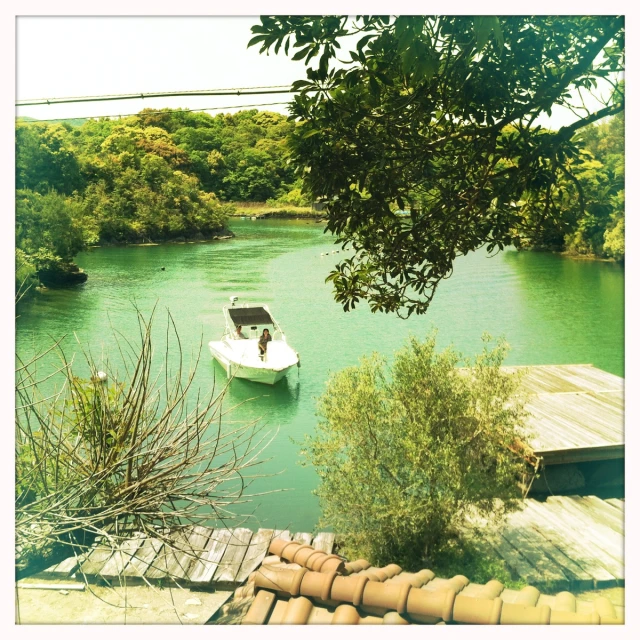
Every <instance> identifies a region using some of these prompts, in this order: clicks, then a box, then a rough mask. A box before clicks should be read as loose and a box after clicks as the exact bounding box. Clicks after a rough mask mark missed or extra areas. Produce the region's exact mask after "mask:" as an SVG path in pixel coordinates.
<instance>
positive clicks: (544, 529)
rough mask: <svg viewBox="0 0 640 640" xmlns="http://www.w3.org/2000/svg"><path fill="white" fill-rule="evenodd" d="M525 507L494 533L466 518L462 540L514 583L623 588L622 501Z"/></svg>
mask: <svg viewBox="0 0 640 640" xmlns="http://www.w3.org/2000/svg"><path fill="white" fill-rule="evenodd" d="M524 502H525V505H524V509H523V510H522V511H519V512H516V513H512V514H510V515H509V516H508V517H507V520H506V523H505V524H504V525H503V526H500V527H497V528H496V527H491V526H487V525H486V523H485V522H483V521H482V520H478V519H475V520H473V519H472V518H468V521H467V522H468V526H469V528H468V529H466V530H465V531H464V534H465V535H469V536H472V540H473V541H475V542H476V543H477V544H478V543H479V544H480V545H481V548H482V550H483V551H485V552H486V553H487V555H489V556H493V557H498V558H502V559H503V560H504V561H505V562H506V564H507V566H508V568H509V570H510V572H511V574H512V577H513V578H514V579H522V580H524V581H526V582H527V583H528V584H530V585H533V586H538V587H544V588H545V590H547V591H550V590H553V591H562V590H572V591H573V590H578V591H579V590H586V589H604V588H608V587H623V586H624V529H623V527H624V500H619V499H613V498H612V499H609V500H602V499H600V498H597V497H595V496H551V497H549V498H547V500H546V501H545V502H540V501H538V500H535V499H533V498H527V499H526V500H525V501H524ZM473 525H475V526H477V527H480V537H478V536H475V535H473V533H472V532H473V528H472V527H473Z"/></svg>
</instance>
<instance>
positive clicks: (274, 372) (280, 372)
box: [209, 341, 297, 384]
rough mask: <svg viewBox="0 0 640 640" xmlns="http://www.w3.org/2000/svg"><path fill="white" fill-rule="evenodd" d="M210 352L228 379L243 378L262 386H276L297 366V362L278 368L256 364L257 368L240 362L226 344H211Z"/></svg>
mask: <svg viewBox="0 0 640 640" xmlns="http://www.w3.org/2000/svg"><path fill="white" fill-rule="evenodd" d="M209 351H210V352H211V355H212V356H213V358H214V359H215V360H216V361H217V362H218V363H219V364H220V365H221V366H222V367H223V368H224V370H225V371H226V373H227V378H228V379H231V378H242V379H243V380H250V381H251V382H260V383H262V384H276V382H279V381H280V380H282V378H284V377H285V376H286V375H287V373H288V372H289V370H290V369H292V368H293V367H295V366H296V365H297V356H296V360H295V361H292V362H291V363H290V364H285V365H284V366H280V367H277V368H274V367H270V366H269V365H268V363H267V364H265V363H262V362H260V363H255V365H257V366H253V365H251V364H245V363H242V362H238V361H237V360H236V359H235V358H237V354H235V353H233V352H232V351H230V349H229V348H228V346H227V345H225V343H224V342H215V341H214V342H210V343H209Z"/></svg>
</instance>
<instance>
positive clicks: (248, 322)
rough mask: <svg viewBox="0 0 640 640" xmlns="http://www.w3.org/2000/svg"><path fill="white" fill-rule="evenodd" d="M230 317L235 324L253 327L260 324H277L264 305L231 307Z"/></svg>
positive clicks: (229, 310)
mask: <svg viewBox="0 0 640 640" xmlns="http://www.w3.org/2000/svg"><path fill="white" fill-rule="evenodd" d="M228 313H229V317H230V318H231V321H232V322H233V324H234V325H236V326H238V325H239V324H240V325H242V326H243V327H251V326H254V325H259V324H272V325H275V322H274V321H273V318H272V317H271V315H270V314H269V312H268V311H267V310H266V309H265V308H264V307H231V308H230V309H228Z"/></svg>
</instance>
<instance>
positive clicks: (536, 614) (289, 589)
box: [222, 540, 623, 625]
mask: <svg viewBox="0 0 640 640" xmlns="http://www.w3.org/2000/svg"><path fill="white" fill-rule="evenodd" d="M269 550H270V552H271V553H272V554H275V555H274V556H269V557H267V558H265V560H264V562H263V563H262V566H261V567H260V568H259V569H258V570H257V571H256V572H254V573H253V574H252V575H251V576H250V577H249V580H250V582H249V583H248V584H247V585H246V586H245V587H242V588H240V589H238V590H236V598H235V599H238V600H240V601H241V602H244V609H239V611H242V615H243V624H265V623H266V624H411V623H422V624H441V623H443V622H444V623H458V624H501V625H502V624H612V623H623V620H622V618H621V616H619V615H617V614H616V608H615V607H614V606H613V605H612V604H611V602H610V601H609V600H607V599H606V598H598V599H596V600H595V601H593V602H591V603H587V602H580V606H578V604H579V601H577V600H576V598H575V596H573V595H572V594H571V593H569V592H562V593H559V594H558V595H556V596H546V595H542V594H541V593H540V591H539V590H538V589H536V588H535V587H532V586H527V587H524V588H523V589H521V590H519V591H516V590H511V589H504V586H503V585H502V584H501V583H500V582H498V581H497V580H490V581H489V582H487V584H484V585H480V584H470V583H469V579H468V578H467V577H465V576H462V575H458V576H454V577H453V578H449V579H442V578H437V577H435V576H434V574H433V572H432V571H430V570H428V569H424V570H422V571H419V572H417V573H409V572H404V571H402V569H401V568H400V567H399V566H398V565H394V564H391V565H388V566H386V567H372V566H370V565H369V563H368V562H367V561H366V560H356V561H355V562H347V563H346V564H345V563H344V562H343V561H342V559H341V558H339V557H338V556H333V555H330V554H326V553H324V552H322V551H317V550H315V549H313V548H310V547H309V546H308V545H301V544H299V543H295V542H294V543H291V542H287V541H282V540H274V541H273V542H272V544H271V546H270V549H269ZM320 554H321V555H320ZM336 560H337V561H336ZM328 567H335V569H333V570H331V571H329V570H328ZM254 592H255V597H253V593H254ZM247 600H249V601H251V605H250V607H249V608H248V610H247V606H246V602H247ZM225 606H228V605H225ZM223 609H224V607H223ZM222 619H224V615H223V617H222ZM227 619H228V617H227Z"/></svg>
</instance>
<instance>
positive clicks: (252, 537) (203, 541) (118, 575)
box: [39, 506, 616, 590]
mask: <svg viewBox="0 0 640 640" xmlns="http://www.w3.org/2000/svg"><path fill="white" fill-rule="evenodd" d="M609 508H610V509H611V510H614V511H615V510H616V508H615V507H611V506H609ZM168 538H169V542H162V541H161V540H158V539H156V538H149V537H147V536H146V535H145V534H143V533H140V532H133V533H132V534H131V535H130V536H127V537H126V538H125V539H123V540H120V542H119V544H118V545H117V546H116V547H115V548H113V547H112V546H111V545H110V544H108V543H106V542H98V543H97V544H95V545H94V547H93V548H92V549H90V550H89V551H88V552H86V553H84V554H82V555H80V556H78V557H77V558H76V557H75V556H73V557H69V558H67V559H65V560H63V561H62V562H60V563H58V564H56V565H54V566H52V567H49V568H48V569H46V570H45V571H43V572H41V574H39V575H40V577H43V578H45V577H48V578H56V579H59V578H72V577H75V578H76V579H78V580H81V581H84V579H85V577H86V578H87V579H88V580H90V581H94V582H98V583H105V582H106V583H109V584H120V583H123V582H125V581H126V582H127V583H128V584H140V583H145V582H148V583H152V584H153V583H158V582H163V583H165V584H167V583H171V584H177V585H180V586H182V587H187V588H198V589H203V590H216V589H234V588H236V587H237V586H239V585H241V584H242V583H244V582H245V581H246V580H247V578H248V577H249V574H250V573H251V572H252V571H255V570H256V569H257V568H258V567H259V566H260V564H261V563H262V561H263V560H264V558H265V556H266V555H267V551H268V549H269V545H270V544H271V541H272V540H273V539H275V538H282V539H284V540H292V539H294V540H296V541H299V542H301V543H303V544H311V545H312V546H313V547H314V548H315V549H321V550H322V551H325V552H326V553H331V552H332V551H333V546H334V541H335V534H333V533H329V532H326V531H323V532H320V533H318V534H316V535H315V536H314V535H312V534H311V533H295V534H293V535H292V534H291V533H290V532H289V531H281V530H273V529H258V531H257V532H255V533H254V532H252V531H251V530H250V529H245V528H237V529H214V528H211V527H202V526H194V527H189V528H186V529H184V530H180V531H174V532H173V533H171V535H170V536H169V537H168Z"/></svg>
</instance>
